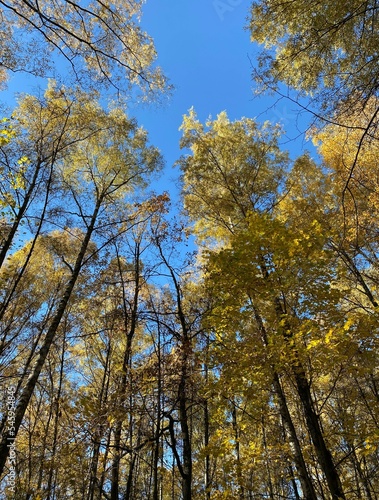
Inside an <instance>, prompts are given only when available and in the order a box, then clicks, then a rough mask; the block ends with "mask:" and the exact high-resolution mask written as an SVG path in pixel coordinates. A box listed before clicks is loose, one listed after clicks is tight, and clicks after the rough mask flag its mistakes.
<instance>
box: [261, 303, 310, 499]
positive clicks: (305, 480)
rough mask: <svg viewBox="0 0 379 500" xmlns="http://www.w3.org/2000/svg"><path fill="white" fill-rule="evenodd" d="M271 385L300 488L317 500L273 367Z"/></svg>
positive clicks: (263, 328) (265, 338)
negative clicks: (292, 453) (291, 452)
mask: <svg viewBox="0 0 379 500" xmlns="http://www.w3.org/2000/svg"><path fill="white" fill-rule="evenodd" d="M254 315H255V319H256V321H257V323H258V327H259V329H260V332H261V335H262V340H263V343H264V345H265V346H268V337H267V332H266V329H265V326H264V324H263V320H262V318H261V316H260V315H259V313H258V311H257V310H256V309H255V308H254ZM273 387H274V391H275V394H276V396H277V398H278V404H279V411H280V415H281V417H282V419H283V423H284V425H285V428H286V430H287V432H288V436H289V440H290V443H291V444H292V446H293V451H294V462H295V465H296V469H297V472H298V474H299V480H300V484H301V489H302V490H303V496H304V500H317V495H316V491H315V489H314V486H313V482H312V480H311V478H310V476H309V473H308V469H307V466H306V464H305V460H304V457H303V452H302V449H301V444H300V441H299V439H298V437H297V433H296V429H295V425H294V423H293V420H292V417H291V413H290V411H289V409H288V405H287V399H286V395H285V393H284V391H283V388H282V384H281V382H280V378H279V374H278V373H277V371H276V370H275V368H273Z"/></svg>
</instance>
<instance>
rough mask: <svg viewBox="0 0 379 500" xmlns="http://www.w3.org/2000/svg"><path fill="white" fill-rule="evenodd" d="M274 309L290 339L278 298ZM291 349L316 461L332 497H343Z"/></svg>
mask: <svg viewBox="0 0 379 500" xmlns="http://www.w3.org/2000/svg"><path fill="white" fill-rule="evenodd" d="M275 310H276V314H277V318H278V320H279V321H280V324H282V323H283V321H284V325H283V327H280V329H282V328H283V332H281V333H282V335H283V337H284V338H285V339H286V340H290V339H292V337H293V334H292V329H291V325H290V324H289V322H288V320H287V318H288V316H287V314H286V311H285V310H283V307H282V304H281V302H280V300H279V299H278V298H277V299H276V300H275ZM291 350H292V356H293V358H294V359H293V361H292V362H291V368H292V373H293V376H294V379H295V382H296V389H297V393H298V396H299V399H300V402H301V405H302V407H303V411H304V416H305V421H306V424H307V429H308V432H309V434H310V436H311V439H312V443H313V446H314V448H315V451H316V455H317V459H318V462H319V464H320V467H321V469H322V471H323V473H324V475H325V478H326V482H327V484H328V488H329V491H330V493H331V495H332V499H333V500H341V499H344V498H345V494H344V492H343V489H342V483H341V480H340V477H339V475H338V472H337V469H336V467H335V465H334V462H333V459H332V455H331V453H330V450H329V449H328V447H327V445H326V442H325V439H324V435H323V432H322V430H321V425H320V421H319V417H318V415H317V413H316V411H315V408H314V403H313V398H312V394H311V387H310V384H309V382H308V379H307V376H306V373H305V370H304V368H303V365H302V363H301V361H300V359H299V355H298V352H297V350H296V347H292V348H291Z"/></svg>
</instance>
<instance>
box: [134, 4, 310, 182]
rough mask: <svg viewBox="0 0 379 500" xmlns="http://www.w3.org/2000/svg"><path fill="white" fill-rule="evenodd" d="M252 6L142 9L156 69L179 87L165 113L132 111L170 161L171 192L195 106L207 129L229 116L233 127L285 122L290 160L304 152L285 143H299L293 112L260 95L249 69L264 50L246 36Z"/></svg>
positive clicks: (283, 103) (152, 109)
mask: <svg viewBox="0 0 379 500" xmlns="http://www.w3.org/2000/svg"><path fill="white" fill-rule="evenodd" d="M249 5H250V2H249V0H179V1H177V2H174V1H172V0H160V1H159V2H157V1H154V0H147V3H146V4H145V6H144V15H143V17H142V23H141V24H142V27H143V28H144V29H145V30H146V31H147V32H148V33H149V34H150V35H151V36H152V37H153V38H154V41H155V45H156V48H157V51H158V63H159V65H160V66H161V67H162V68H163V70H164V72H165V74H166V75H167V76H168V77H169V79H170V81H171V83H172V84H173V85H174V87H175V90H174V93H173V95H172V97H171V99H170V101H169V102H168V103H167V104H165V105H164V106H161V107H146V108H142V109H141V108H138V107H136V108H135V109H133V112H134V113H135V115H136V117H137V118H138V119H139V122H140V123H141V124H142V125H144V126H145V128H147V130H148V131H149V135H150V138H151V141H152V143H153V144H155V145H156V146H158V147H159V148H160V149H161V151H162V152H163V154H164V156H165V159H166V170H165V176H164V180H163V183H162V185H163V186H167V187H170V188H172V189H173V183H174V179H175V178H177V177H178V175H179V172H177V171H173V170H172V165H173V163H174V162H175V161H176V160H177V159H178V158H179V156H180V154H182V152H181V151H180V149H179V139H180V132H179V130H178V129H179V127H180V124H181V122H182V116H183V114H185V113H186V112H187V111H188V109H189V108H190V107H191V106H193V107H194V108H195V110H196V112H197V114H198V117H199V119H200V120H201V121H205V120H206V119H207V118H208V117H209V116H210V115H211V116H212V117H214V118H215V117H216V115H217V114H218V113H220V112H221V111H223V110H226V111H227V113H228V116H229V118H230V119H232V120H235V119H239V118H241V117H242V116H246V117H249V118H253V117H256V118H257V120H258V121H262V122H263V121H265V120H271V121H275V122H277V121H280V122H281V123H282V124H283V127H284V128H285V131H286V134H287V138H283V143H284V147H285V148H288V149H290V151H291V155H292V156H295V155H296V154H297V153H299V152H300V151H301V149H302V148H303V147H304V144H303V141H302V139H300V140H299V139H298V140H296V141H292V140H290V141H289V142H288V143H287V139H294V138H296V137H297V136H298V135H299V131H298V125H299V124H298V123H297V114H296V111H295V110H294V105H293V104H291V103H290V102H289V101H285V100H281V101H279V102H277V103H276V101H277V98H276V97H263V98H262V97H260V98H258V97H257V96H256V95H255V94H254V85H253V82H252V78H251V73H252V68H251V64H255V58H256V54H257V52H258V48H257V47H256V46H255V45H253V44H252V43H251V42H250V38H249V32H248V31H247V30H246V29H244V27H245V26H246V25H247V16H248V11H249ZM275 103H276V105H275V106H274V104H275ZM273 106H274V107H273ZM301 126H302V127H303V128H304V125H303V124H301ZM306 147H307V148H310V145H309V144H307V145H306ZM173 191H175V189H173Z"/></svg>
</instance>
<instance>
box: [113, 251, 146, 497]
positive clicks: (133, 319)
mask: <svg viewBox="0 0 379 500" xmlns="http://www.w3.org/2000/svg"><path fill="white" fill-rule="evenodd" d="M117 257H118V267H119V273H120V279H121V283H122V289H123V307H124V329H125V334H126V347H125V352H124V358H123V365H122V377H121V381H120V384H119V387H118V392H119V395H120V398H119V410H120V412H121V413H122V412H123V409H124V403H125V400H126V389H127V383H128V373H129V360H130V355H131V349H132V342H133V338H134V335H135V332H136V329H137V320H138V302H139V293H140V243H139V242H136V247H135V254H134V265H135V269H134V295H133V303H132V310H131V311H130V312H129V311H128V310H127V305H126V304H127V298H126V283H125V282H124V279H123V271H122V268H121V260H120V257H119V255H117ZM123 422H124V418H123V416H121V417H120V418H119V419H118V420H117V422H116V426H115V431H114V443H113V448H114V459H113V463H112V478H111V493H110V500H118V499H119V470H120V460H121V436H122V428H123ZM131 464H132V461H131ZM129 472H130V473H133V468H132V469H131V470H130V471H129ZM125 498H126V499H127V498H128V497H125Z"/></svg>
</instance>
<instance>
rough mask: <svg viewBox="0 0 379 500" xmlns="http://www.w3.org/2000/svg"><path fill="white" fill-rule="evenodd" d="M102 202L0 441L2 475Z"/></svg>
mask: <svg viewBox="0 0 379 500" xmlns="http://www.w3.org/2000/svg"><path fill="white" fill-rule="evenodd" d="M101 202H102V199H101V198H99V199H98V200H97V203H96V206H95V209H94V212H93V214H92V217H91V222H90V224H89V226H88V229H87V232H86V235H85V237H84V240H83V242H82V245H81V248H80V251H79V254H78V256H77V259H76V262H75V265H74V268H73V270H72V276H71V278H70V280H69V282H68V284H67V286H66V289H65V291H64V294H63V297H62V299H61V300H60V302H59V304H58V308H57V311H56V313H55V316H54V318H53V320H52V322H51V324H50V327H49V329H48V331H47V333H46V336H45V340H44V342H43V345H42V347H41V349H40V351H39V354H38V357H37V361H36V363H35V366H34V368H33V371H32V373H31V374H30V376H29V378H28V380H27V382H26V385H25V387H24V390H23V391H22V393H21V395H20V398H19V400H18V402H17V405H16V409H15V424H14V428H15V431H14V433H12V434H10V433H9V432H4V434H3V437H2V440H1V442H0V475H1V474H2V473H3V471H4V466H5V463H6V461H7V458H8V454H9V446H10V444H9V443H12V442H13V441H14V439H15V438H16V436H17V433H18V430H19V428H20V426H21V423H22V419H23V418H24V415H25V412H26V409H27V407H28V404H29V401H30V398H31V397H32V394H33V392H34V388H35V386H36V384H37V381H38V378H39V375H40V373H41V371H42V368H43V366H44V364H45V361H46V358H47V356H48V354H49V351H50V347H51V345H52V343H53V341H54V338H55V335H56V333H57V330H58V327H59V325H60V322H61V319H62V317H63V314H64V312H65V310H66V308H67V304H68V302H69V300H70V297H71V294H72V291H73V289H74V286H75V283H76V281H77V279H78V277H79V273H80V270H81V267H82V264H83V260H84V256H85V253H86V251H87V248H88V245H89V242H90V240H91V237H92V233H93V230H94V227H95V223H96V220H97V216H98V213H99V210H100V206H101Z"/></svg>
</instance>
